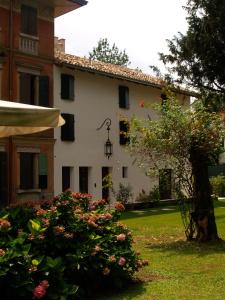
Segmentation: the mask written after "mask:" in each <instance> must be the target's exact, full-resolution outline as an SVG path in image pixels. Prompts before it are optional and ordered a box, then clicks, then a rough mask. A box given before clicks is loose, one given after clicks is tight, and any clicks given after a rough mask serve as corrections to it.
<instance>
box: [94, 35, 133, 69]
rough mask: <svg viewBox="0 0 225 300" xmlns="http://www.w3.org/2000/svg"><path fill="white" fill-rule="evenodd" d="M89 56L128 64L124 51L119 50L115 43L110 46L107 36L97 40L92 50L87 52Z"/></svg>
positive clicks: (113, 62)
mask: <svg viewBox="0 0 225 300" xmlns="http://www.w3.org/2000/svg"><path fill="white" fill-rule="evenodd" d="M89 58H90V59H92V60H99V61H103V62H106V63H110V64H114V65H119V66H128V65H129V64H130V62H129V57H128V55H127V53H126V51H125V50H123V51H120V50H119V49H118V47H117V46H116V45H115V43H114V44H113V45H112V47H111V46H110V44H109V42H108V39H107V38H102V39H100V40H99V41H98V44H97V46H96V47H94V48H93V50H92V52H89Z"/></svg>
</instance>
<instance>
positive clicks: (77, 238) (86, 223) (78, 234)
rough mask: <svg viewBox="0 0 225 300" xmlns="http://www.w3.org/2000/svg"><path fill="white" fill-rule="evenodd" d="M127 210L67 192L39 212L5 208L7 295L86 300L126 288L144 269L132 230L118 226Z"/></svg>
mask: <svg viewBox="0 0 225 300" xmlns="http://www.w3.org/2000/svg"><path fill="white" fill-rule="evenodd" d="M123 209H124V207H123V205H122V204H121V203H116V204H115V207H114V209H112V210H109V209H108V208H107V207H106V202H105V201H104V200H98V201H91V196H90V195H87V194H80V193H72V192H70V191H67V192H65V193H63V194H61V195H59V197H56V198H55V199H54V200H53V202H51V203H46V204H42V205H41V206H40V207H39V208H27V207H14V208H8V209H5V210H2V211H1V212H0V290H1V297H3V299H10V300H11V299H12V300H14V299H16V300H20V299H32V297H33V299H41V298H42V297H44V299H51V300H53V299H60V300H64V299H77V298H79V297H81V298H82V299H84V298H85V297H89V294H90V293H91V292H93V290H97V289H102V288H103V287H112V286H123V285H124V284H125V283H126V282H128V281H129V280H130V279H131V277H132V275H133V274H134V272H135V271H137V270H138V268H139V267H140V266H141V265H143V263H142V261H141V260H140V259H139V258H138V256H137V254H136V253H135V252H134V251H133V250H132V248H131V244H132V235H131V232H130V231H129V230H128V229H127V227H126V226H124V225H123V224H122V223H119V222H118V219H119V218H120V216H121V212H122V210H123ZM144 264H146V262H144ZM79 299H80V298H79Z"/></svg>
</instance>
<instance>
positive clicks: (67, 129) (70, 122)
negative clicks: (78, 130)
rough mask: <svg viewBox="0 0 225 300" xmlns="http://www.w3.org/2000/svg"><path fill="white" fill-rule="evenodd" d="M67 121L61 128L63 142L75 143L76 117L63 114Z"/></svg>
mask: <svg viewBox="0 0 225 300" xmlns="http://www.w3.org/2000/svg"><path fill="white" fill-rule="evenodd" d="M61 115H62V117H63V118H64V120H65V124H64V125H63V126H62V127H61V140H62V141H74V140H75V137H74V115H72V114H61Z"/></svg>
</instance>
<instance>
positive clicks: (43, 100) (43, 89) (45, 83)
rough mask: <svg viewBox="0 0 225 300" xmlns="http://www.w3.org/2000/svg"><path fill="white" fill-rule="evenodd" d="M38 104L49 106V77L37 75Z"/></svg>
mask: <svg viewBox="0 0 225 300" xmlns="http://www.w3.org/2000/svg"><path fill="white" fill-rule="evenodd" d="M38 103H39V105H40V106H46V107H49V77H48V76H39V101H38Z"/></svg>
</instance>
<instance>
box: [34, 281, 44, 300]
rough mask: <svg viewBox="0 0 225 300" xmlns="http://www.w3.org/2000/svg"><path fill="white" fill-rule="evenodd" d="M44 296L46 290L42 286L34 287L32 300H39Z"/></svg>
mask: <svg viewBox="0 0 225 300" xmlns="http://www.w3.org/2000/svg"><path fill="white" fill-rule="evenodd" d="M45 294H46V289H45V288H44V287H43V286H42V285H40V284H39V285H38V286H36V288H35V289H34V290H33V296H34V299H41V298H43V297H44V295H45Z"/></svg>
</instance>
